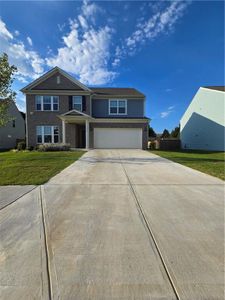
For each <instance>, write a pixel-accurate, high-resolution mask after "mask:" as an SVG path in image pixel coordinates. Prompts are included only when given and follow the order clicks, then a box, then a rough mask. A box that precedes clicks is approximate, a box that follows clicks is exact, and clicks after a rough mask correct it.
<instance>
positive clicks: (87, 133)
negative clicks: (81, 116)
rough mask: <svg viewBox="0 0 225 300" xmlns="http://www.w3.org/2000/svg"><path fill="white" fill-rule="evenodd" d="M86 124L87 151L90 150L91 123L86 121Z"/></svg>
mask: <svg viewBox="0 0 225 300" xmlns="http://www.w3.org/2000/svg"><path fill="white" fill-rule="evenodd" d="M85 124H86V134H85V137H86V149H89V121H88V120H86V121H85Z"/></svg>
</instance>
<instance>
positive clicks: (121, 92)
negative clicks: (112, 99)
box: [90, 87, 145, 97]
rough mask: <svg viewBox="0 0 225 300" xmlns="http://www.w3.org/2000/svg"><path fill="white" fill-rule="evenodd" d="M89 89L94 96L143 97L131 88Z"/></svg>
mask: <svg viewBox="0 0 225 300" xmlns="http://www.w3.org/2000/svg"><path fill="white" fill-rule="evenodd" d="M90 89H91V90H92V91H93V92H94V93H95V94H96V95H106V96H136V97H145V95H144V94H142V93H141V92H139V91H138V90H136V89H133V88H113V87H106V88H98V87H90Z"/></svg>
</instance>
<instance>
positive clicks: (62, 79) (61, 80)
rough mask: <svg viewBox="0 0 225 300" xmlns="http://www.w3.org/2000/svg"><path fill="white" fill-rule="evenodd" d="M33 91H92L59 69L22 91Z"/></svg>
mask: <svg viewBox="0 0 225 300" xmlns="http://www.w3.org/2000/svg"><path fill="white" fill-rule="evenodd" d="M31 90H73V91H74V90H77V91H79V90H82V91H91V90H90V89H89V88H88V87H86V86H85V85H83V84H82V83H81V82H79V81H78V80H76V79H75V78H73V77H72V76H71V75H69V74H68V73H66V72H65V71H63V70H62V69H60V68H58V67H55V68H53V69H52V70H50V71H49V72H47V73H45V74H44V75H42V76H41V77H39V78H38V79H36V80H35V81H33V82H32V83H30V84H28V85H27V86H25V87H24V88H23V89H22V90H21V91H22V92H24V93H26V92H27V91H31Z"/></svg>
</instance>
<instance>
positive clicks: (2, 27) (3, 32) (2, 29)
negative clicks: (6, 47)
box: [0, 19, 13, 40]
mask: <svg viewBox="0 0 225 300" xmlns="http://www.w3.org/2000/svg"><path fill="white" fill-rule="evenodd" d="M0 37H1V38H3V39H6V40H12V39H13V35H12V34H11V32H9V31H8V29H7V28H6V24H5V23H4V22H3V21H2V20H1V19H0Z"/></svg>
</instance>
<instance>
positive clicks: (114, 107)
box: [109, 99, 127, 115]
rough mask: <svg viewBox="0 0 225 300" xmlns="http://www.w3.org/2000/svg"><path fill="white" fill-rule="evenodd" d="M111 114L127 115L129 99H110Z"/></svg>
mask: <svg viewBox="0 0 225 300" xmlns="http://www.w3.org/2000/svg"><path fill="white" fill-rule="evenodd" d="M109 114H110V115H126V114H127V100H116V99H115V100H114V99H113V100H109Z"/></svg>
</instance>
